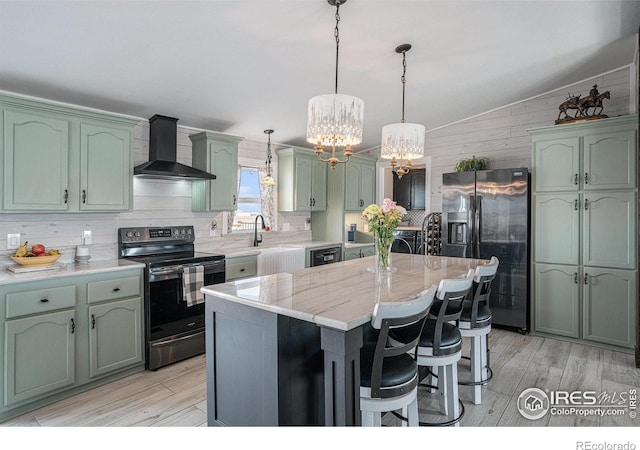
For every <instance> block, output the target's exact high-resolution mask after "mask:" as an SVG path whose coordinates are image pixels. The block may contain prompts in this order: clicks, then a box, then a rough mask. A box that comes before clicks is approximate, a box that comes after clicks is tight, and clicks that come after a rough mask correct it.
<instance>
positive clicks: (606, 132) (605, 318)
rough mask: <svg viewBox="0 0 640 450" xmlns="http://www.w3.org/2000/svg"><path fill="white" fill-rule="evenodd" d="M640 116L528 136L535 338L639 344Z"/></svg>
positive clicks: (618, 345)
mask: <svg viewBox="0 0 640 450" xmlns="http://www.w3.org/2000/svg"><path fill="white" fill-rule="evenodd" d="M637 127H638V118H637V116H636V115H632V116H624V117H617V118H612V119H602V120H597V121H589V122H585V123H576V124H569V125H562V126H555V127H545V128H539V129H535V130H529V131H530V133H531V135H532V141H533V155H532V159H533V163H534V167H533V168H532V171H531V173H532V185H533V187H534V190H533V199H532V205H533V215H532V220H533V222H532V225H533V236H532V241H533V255H532V262H533V264H534V267H535V268H534V271H533V284H532V289H533V293H532V298H533V309H534V311H535V314H534V324H533V329H534V331H536V332H540V333H547V334H551V335H558V336H565V337H569V338H575V339H576V340H582V341H588V342H597V343H599V344H605V345H607V346H612V347H615V348H624V349H629V348H633V347H634V345H636V342H635V340H636V327H637V311H636V308H637V302H638V300H637V285H636V284H637V281H636V280H637V273H638V272H637V271H638V256H637V253H638V241H637V233H638V217H637V216H638V209H637V208H638V206H637V203H638V193H637V173H636V170H637V158H638V149H637V142H636V141H637V136H638V134H637Z"/></svg>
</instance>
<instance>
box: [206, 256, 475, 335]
mask: <svg viewBox="0 0 640 450" xmlns="http://www.w3.org/2000/svg"><path fill="white" fill-rule="evenodd" d="M487 262H488V261H485V260H477V259H465V258H452V257H443V256H429V255H409V254H406V253H398V254H394V256H393V265H394V266H395V267H397V268H398V271H397V272H392V273H383V274H380V273H371V272H369V271H368V270H367V267H369V266H371V265H372V264H373V259H372V258H356V259H353V260H351V261H345V262H341V263H337V264H326V265H322V266H318V267H312V268H308V269H304V270H298V271H296V272H292V273H278V274H273V275H265V276H261V277H254V278H246V279H243V280H237V281H232V282H228V283H222V284H215V285H210V286H205V287H204V288H202V291H203V292H204V293H205V295H206V296H207V302H212V301H219V300H218V299H214V298H211V296H215V297H217V298H221V299H224V300H228V301H232V302H236V303H241V304H244V305H249V306H252V307H254V308H259V309H263V310H267V311H270V312H274V313H277V314H282V315H285V316H289V317H294V318H297V319H300V320H305V321H307V322H312V323H316V324H317V325H320V326H326V327H330V328H335V329H339V330H351V329H353V328H356V327H358V326H360V325H362V324H363V323H365V322H367V321H369V320H370V319H371V315H372V313H373V309H374V307H375V304H376V302H393V301H399V300H402V299H404V298H407V297H409V296H411V295H413V294H416V293H417V292H420V291H422V290H424V289H428V288H429V287H431V286H432V285H434V284H435V285H437V284H438V283H439V282H440V280H442V279H444V278H456V277H460V276H464V275H465V274H466V273H467V271H468V270H469V269H475V267H476V266H477V265H479V264H483V263H487Z"/></svg>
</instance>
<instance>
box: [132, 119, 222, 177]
mask: <svg viewBox="0 0 640 450" xmlns="http://www.w3.org/2000/svg"><path fill="white" fill-rule="evenodd" d="M177 124H178V119H175V118H173V117H167V116H161V115H159V114H156V115H155V116H153V117H152V118H150V119H149V161H148V162H146V163H143V164H140V165H139V166H136V167H134V169H133V174H134V175H136V176H140V177H147V178H164V179H187V180H215V179H216V176H215V175H213V174H210V173H209V172H205V171H204V170H199V169H194V168H193V167H189V166H187V165H184V164H180V163H179V162H177V161H176V153H177V135H178V132H177V128H178V125H177Z"/></svg>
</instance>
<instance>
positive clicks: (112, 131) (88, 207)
mask: <svg viewBox="0 0 640 450" xmlns="http://www.w3.org/2000/svg"><path fill="white" fill-rule="evenodd" d="M0 111H1V113H2V116H3V122H2V132H3V137H2V149H1V151H2V160H3V162H4V167H3V170H2V178H3V179H2V189H3V193H2V199H3V204H2V210H3V211H4V212H79V211H105V212H107V211H128V210H130V209H131V206H132V175H133V159H132V151H131V148H132V135H133V126H134V125H135V124H136V123H137V121H136V120H132V119H126V118H122V117H120V116H113V115H109V114H103V113H94V112H90V111H84V110H79V109H73V108H69V107H62V106H57V105H51V104H47V103H44V102H38V101H32V100H25V99H19V98H14V97H10V96H6V95H0Z"/></svg>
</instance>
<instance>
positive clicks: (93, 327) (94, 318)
mask: <svg viewBox="0 0 640 450" xmlns="http://www.w3.org/2000/svg"><path fill="white" fill-rule="evenodd" d="M95 327H96V316H94V315H93V314H91V329H92V330H93V329H95Z"/></svg>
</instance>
